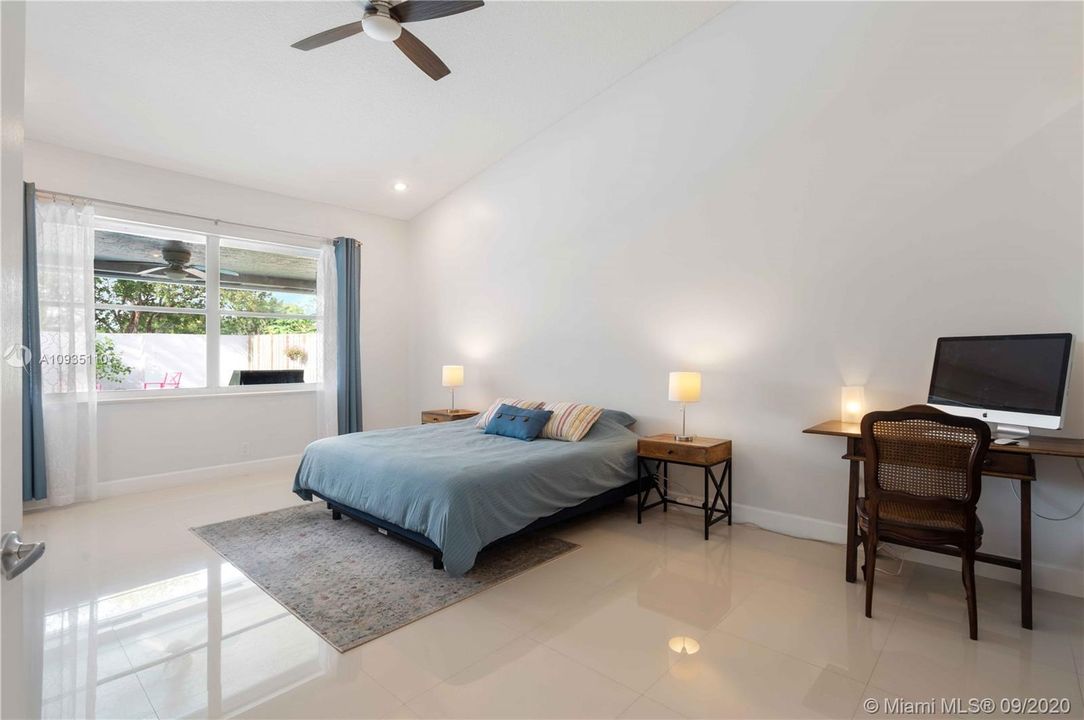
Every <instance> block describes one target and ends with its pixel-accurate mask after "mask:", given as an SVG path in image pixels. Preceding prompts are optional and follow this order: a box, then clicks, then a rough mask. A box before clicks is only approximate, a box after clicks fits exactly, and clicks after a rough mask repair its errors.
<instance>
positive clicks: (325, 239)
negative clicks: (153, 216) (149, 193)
mask: <svg viewBox="0 0 1084 720" xmlns="http://www.w3.org/2000/svg"><path fill="white" fill-rule="evenodd" d="M34 190H35V192H36V193H37V194H39V195H51V196H52V197H53V199H54V200H55V199H56V198H57V197H63V198H68V199H70V200H82V201H84V202H91V203H102V204H104V205H112V206H114V207H121V208H127V209H129V210H144V211H146V212H152V213H162V214H163V215H173V216H175V217H183V218H189V219H190V220H202V221H204V222H211V223H214V224H215V225H232V226H234V227H241V228H248V229H250V230H263V231H265V232H274V233H281V234H283V235H293V236H294V237H303V238H309V239H311V240H320V241H322V242H330V243H335V242H338V240H337V238H329V237H324V236H323V235H310V234H309V233H303V232H294V231H293V230H280V229H279V228H273V227H266V226H264V225H250V224H248V223H239V222H231V221H229V220H221V219H219V218H211V217H204V216H203V215H192V214H190V213H182V212H175V211H173V210H161V209H159V208H152V207H146V206H144V205H131V204H128V203H122V202H115V201H113V200H103V199H102V198H93V197H88V196H86V195H72V194H71V193H64V192H57V191H55V190H44V189H40V188H35V189H34ZM354 242H357V243H358V245H360V244H361V242H360V241H357V240H355V241H354Z"/></svg>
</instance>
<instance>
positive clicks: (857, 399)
mask: <svg viewBox="0 0 1084 720" xmlns="http://www.w3.org/2000/svg"><path fill="white" fill-rule="evenodd" d="M839 395H840V400H839V405H840V407H839V416H840V417H839V419H840V420H842V421H843V422H845V423H860V422H862V416H863V415H865V410H866V389H865V387H863V386H862V385H844V386H843V388H842V390H841V391H840V394H839Z"/></svg>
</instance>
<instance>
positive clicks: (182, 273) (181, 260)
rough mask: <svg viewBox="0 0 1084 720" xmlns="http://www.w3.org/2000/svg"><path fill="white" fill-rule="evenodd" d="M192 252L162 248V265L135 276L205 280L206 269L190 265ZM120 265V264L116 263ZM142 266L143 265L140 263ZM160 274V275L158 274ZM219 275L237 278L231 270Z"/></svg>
mask: <svg viewBox="0 0 1084 720" xmlns="http://www.w3.org/2000/svg"><path fill="white" fill-rule="evenodd" d="M191 260H192V251H191V250H189V249H188V248H185V247H177V246H169V245H167V246H166V247H164V248H162V262H164V263H165V264H164V265H161V264H159V265H156V266H155V267H149V268H147V269H146V270H141V271H139V272H137V273H136V275H141V276H143V277H148V278H165V279H167V280H187V279H188V278H189V276H192V277H196V278H199V279H200V280H206V279H207V268H206V267H204V266H203V265H193V264H191V262H190V261H191ZM116 264H120V263H116ZM140 264H144V263H140ZM159 273H161V274H159ZM219 273H220V274H221V275H231V276H233V277H238V274H237V273H235V272H234V271H233V270H220V271H219Z"/></svg>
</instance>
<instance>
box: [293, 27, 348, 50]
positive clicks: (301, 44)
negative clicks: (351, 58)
mask: <svg viewBox="0 0 1084 720" xmlns="http://www.w3.org/2000/svg"><path fill="white" fill-rule="evenodd" d="M359 32H361V21H360V20H358V21H357V22H352V23H347V24H346V25H340V26H339V27H337V28H331V29H330V30H325V31H323V32H322V33H316V34H315V35H313V36H312V37H307V38H305V39H304V40H298V41H297V42H295V43H294V44H293V45H291V46H290V47H292V48H297V49H298V50H315V49H316V48H318V47H323V46H324V45H329V44H331V43H333V42H336V41H337V40H343V39H345V38H348V37H350V36H351V35H357V34H358V33H359Z"/></svg>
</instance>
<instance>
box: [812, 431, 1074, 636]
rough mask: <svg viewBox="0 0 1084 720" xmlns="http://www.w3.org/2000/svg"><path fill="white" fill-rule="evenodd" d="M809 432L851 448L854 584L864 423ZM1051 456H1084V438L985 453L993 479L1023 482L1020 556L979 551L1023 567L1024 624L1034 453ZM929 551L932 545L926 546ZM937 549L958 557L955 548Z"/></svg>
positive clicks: (1035, 441)
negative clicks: (836, 438)
mask: <svg viewBox="0 0 1084 720" xmlns="http://www.w3.org/2000/svg"><path fill="white" fill-rule="evenodd" d="M802 432H804V433H809V434H810V435H831V436H833V437H842V438H846V439H847V452H846V453H845V454H844V455H843V459H844V460H847V461H848V462H849V463H850V485H849V487H848V492H847V571H846V573H847V574H846V577H847V582H854V581H855V579H856V577H857V569H858V567H857V565H858V542H859V535H858V518H857V516H856V513H855V504H856V503H857V502H858V484H859V477H860V476H859V468H860V466H861V463H862V462H863V461H864V460H865V459H866V458H865V453H864V449H863V447H862V426H861V425H859V424H858V423H845V422H840V421H839V420H827V421H825V422H822V423H820V424H819V425H814V426H813V427H809V428H806V429H805V430H803V431H802ZM1036 455H1048V456H1053V457H1065V458H1084V440H1078V439H1076V438H1054V437H1041V436H1031V437H1029V438H1027V439H1025V440H1021V441H1020V444H1018V445H994V444H993V443H991V444H990V449H989V451H987V453H986V463H985V465H984V467H983V470H982V474H983V475H987V476H990V477H1000V478H1008V479H1009V480H1010V481H1012V480H1019V481H1020V557H1019V558H1011V557H1004V556H1002V555H991V554H989V553H983V552H980V553H976V554H975V559H976V560H978V561H980V562H986V563H991V564H994V565H1001V566H1002V567H1008V568H1013V569H1016V570H1019V571H1020V624H1021V625H1023V626H1024V627H1026V628H1028V629H1029V630H1030V629H1031V627H1032V613H1031V483H1033V482H1035V479H1036V478H1035V456H1036ZM925 549H928V548H925ZM934 552H942V553H944V554H946V555H956V556H959V552H958V551H956V550H955V549H953V548H944V549H943V550H938V551H934Z"/></svg>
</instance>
